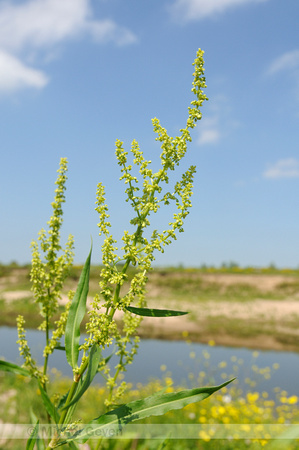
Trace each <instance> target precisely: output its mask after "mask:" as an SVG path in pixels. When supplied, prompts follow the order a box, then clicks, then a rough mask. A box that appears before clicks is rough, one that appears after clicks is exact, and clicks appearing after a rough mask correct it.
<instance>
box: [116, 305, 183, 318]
mask: <svg viewBox="0 0 299 450" xmlns="http://www.w3.org/2000/svg"><path fill="white" fill-rule="evenodd" d="M125 309H127V310H128V311H130V312H131V313H133V314H137V315H138V316H151V317H171V316H183V315H184V314H188V312H186V311H173V310H171V309H150V308H135V307H134V306H127V307H126V308H125Z"/></svg>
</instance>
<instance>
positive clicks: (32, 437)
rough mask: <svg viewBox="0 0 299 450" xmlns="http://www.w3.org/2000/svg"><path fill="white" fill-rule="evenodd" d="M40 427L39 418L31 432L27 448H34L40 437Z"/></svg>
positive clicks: (29, 449)
mask: <svg viewBox="0 0 299 450" xmlns="http://www.w3.org/2000/svg"><path fill="white" fill-rule="evenodd" d="M38 427H39V420H38V421H37V422H36V424H35V425H34V428H33V430H32V431H31V433H30V436H29V439H28V441H27V444H26V450H33V449H34V445H35V442H36V439H37V437H38Z"/></svg>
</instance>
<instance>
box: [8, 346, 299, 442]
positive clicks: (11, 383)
mask: <svg viewBox="0 0 299 450" xmlns="http://www.w3.org/2000/svg"><path fill="white" fill-rule="evenodd" d="M203 356H204V362H203V364H202V369H201V371H200V372H199V373H197V374H195V373H190V374H189V376H188V377H189V379H191V380H193V382H194V385H197V384H201V385H202V384H206V383H214V382H215V381H214V379H213V375H212V374H213V373H215V372H217V373H218V374H220V375H221V377H222V378H223V379H226V378H227V377H232V376H238V372H239V370H240V369H241V367H242V366H243V364H244V361H243V360H241V359H237V357H234V356H232V357H231V362H232V364H233V370H232V373H229V372H228V363H227V362H226V361H220V362H219V364H218V366H217V367H214V368H213V367H211V366H210V364H209V352H207V351H205V352H204V355H203ZM257 356H258V353H257V352H253V354H252V361H251V367H250V370H249V373H248V376H247V378H246V379H245V384H246V385H247V386H248V390H246V392H245V391H243V390H242V389H241V388H240V386H239V383H238V381H236V382H235V383H234V385H231V386H227V387H225V388H223V389H222V390H221V392H218V393H216V394H214V395H213V396H211V397H210V398H209V399H208V400H204V401H203V402H200V403H192V404H190V405H188V406H186V407H185V408H183V409H181V410H179V411H175V412H172V411H170V412H168V413H167V414H165V415H164V416H162V417H161V416H159V417H152V418H151V419H144V420H140V421H138V422H137V423H138V424H141V423H143V424H151V425H155V424H159V425H161V424H162V425H163V424H165V425H166V424H167V425H170V426H171V425H175V427H174V428H171V427H170V428H169V430H170V432H169V433H168V432H167V436H168V434H169V436H168V439H167V436H165V435H164V438H163V439H162V440H160V441H159V440H157V439H154V440H149V439H144V438H143V437H139V438H134V439H133V440H132V439H129V438H127V439H118V440H115V439H106V440H104V441H103V442H102V448H103V449H110V450H112V449H117V450H125V449H131V448H137V447H138V448H139V449H141V450H146V449H148V450H150V449H157V448H159V445H160V444H162V443H163V445H164V447H163V448H165V449H166V450H167V449H168V450H170V449H175V450H185V449H193V448H196V449H210V448H219V449H227V450H229V449H231V450H234V449H236V450H237V449H251V450H252V449H260V448H266V449H267V448H272V444H273V442H275V441H272V440H271V438H273V437H277V436H279V435H280V434H281V433H282V432H283V431H284V430H285V429H287V424H297V423H298V420H299V410H298V404H299V397H298V396H296V395H288V393H287V392H286V391H282V390H281V389H279V388H275V389H274V391H272V392H266V391H263V392H260V391H259V390H258V383H259V381H261V380H265V379H266V380H268V379H270V378H271V374H272V373H273V372H274V371H275V370H276V369H277V368H278V365H277V364H274V365H273V366H272V367H258V366H257V365H256V357H257ZM194 357H195V355H194V354H193V353H192V352H191V353H190V358H192V359H193V358H194ZM161 370H162V371H163V373H164V374H165V376H164V378H162V379H161V380H153V381H151V382H149V383H148V384H147V385H142V384H140V383H138V384H137V385H136V386H134V385H132V384H128V386H127V391H126V392H125V394H124V397H123V400H124V401H125V402H131V401H134V400H136V399H138V398H140V397H147V396H150V395H152V394H154V393H155V392H157V391H160V390H161V389H165V390H166V392H168V393H172V392H174V391H176V390H178V389H179V388H178V387H174V385H173V380H172V378H171V374H170V373H168V372H167V368H166V367H161ZM52 378H53V379H54V382H53V383H51V390H49V396H50V398H51V399H52V401H53V402H54V403H55V402H57V401H58V397H59V394H61V393H63V392H65V390H66V389H67V387H68V384H69V381H68V380H67V379H64V378H61V377H60V376H59V374H58V373H57V372H53V373H52ZM0 380H1V383H0V399H1V400H2V401H1V402H0V404H1V406H0V420H3V421H6V422H11V423H30V411H29V410H28V404H29V403H30V404H31V405H32V407H33V408H34V410H35V411H36V413H38V414H39V415H40V417H41V418H43V419H44V420H46V415H45V412H44V410H43V404H42V399H41V396H40V395H38V396H36V384H35V383H34V381H33V380H30V379H28V378H24V377H22V376H20V375H18V376H16V377H15V376H10V375H6V376H5V377H4V376H3V375H1V374H0ZM24 384H25V386H26V389H24ZM106 396H107V390H106V388H105V386H104V385H98V384H95V385H92V386H91V387H90V388H89V390H88V391H87V392H86V394H85V395H84V397H82V400H81V402H82V403H81V408H80V414H78V413H75V417H76V418H79V417H80V418H81V420H82V422H83V423H85V422H86V421H88V418H89V417H90V416H92V417H93V416H94V415H95V414H98V413H101V412H104V411H105V405H104V399H105V398H106ZM3 399H5V401H3ZM184 425H192V426H197V427H198V428H197V429H196V430H195V431H194V429H193V428H191V429H190V430H191V432H192V437H195V438H194V439H187V437H188V436H189V435H188V433H186V435H185V436H184V439H171V438H170V437H171V430H172V432H178V430H181V433H184ZM216 425H217V426H218V428H217V427H216ZM275 425H277V427H276V428H275ZM225 426H227V427H229V426H233V427H232V428H228V431H227V434H228V435H229V436H230V438H229V439H219V438H217V433H223V432H224V431H225ZM284 426H285V427H286V428H284ZM179 427H180V428H179ZM162 430H163V428H162ZM252 430H253V431H252ZM164 433H165V432H164ZM194 433H195V436H194ZM259 436H260V437H261V438H260V439H259ZM196 437H197V438H196ZM95 444H96V441H90V448H91V449H93V448H95V447H94V446H95ZM283 444H285V445H283ZM3 445H5V448H6V449H8V450H9V449H12V450H19V449H20V450H21V449H24V447H25V443H24V442H22V441H15V440H14V441H9V440H8V441H6V442H5V443H3ZM277 445H278V447H277V448H287V449H290V450H291V449H296V448H297V443H296V441H293V442H289V441H277Z"/></svg>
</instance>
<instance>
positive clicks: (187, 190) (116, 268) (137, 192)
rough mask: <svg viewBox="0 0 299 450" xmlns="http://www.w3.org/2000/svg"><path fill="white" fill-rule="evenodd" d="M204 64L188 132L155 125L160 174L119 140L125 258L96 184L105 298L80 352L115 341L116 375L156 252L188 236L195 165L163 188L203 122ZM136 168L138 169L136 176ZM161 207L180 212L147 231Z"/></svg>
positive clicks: (126, 356) (125, 358) (96, 305)
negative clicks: (120, 317)
mask: <svg viewBox="0 0 299 450" xmlns="http://www.w3.org/2000/svg"><path fill="white" fill-rule="evenodd" d="M203 64H204V61H203V51H202V50H200V49H199V50H198V52H197V56H196V59H195V61H194V63H193V65H194V66H195V71H194V74H193V77H194V80H193V83H192V92H193V94H195V96H196V100H193V101H192V102H191V107H189V108H188V118H187V123H186V127H185V128H183V129H181V130H180V133H181V134H180V135H179V136H177V137H171V136H169V135H168V133H167V130H166V129H165V128H163V127H162V126H161V125H160V122H159V120H158V119H157V118H154V119H153V120H152V124H153V129H154V132H155V133H156V134H157V137H156V140H157V141H159V142H160V143H161V149H162V152H161V155H160V162H161V168H160V170H159V171H158V172H154V171H153V170H152V168H151V161H150V160H146V159H145V158H144V156H143V152H142V151H141V150H140V147H139V144H138V142H137V141H136V140H134V141H133V142H132V145H131V155H132V161H131V162H130V161H129V156H128V152H127V151H125V150H124V148H123V142H121V141H120V140H117V141H116V151H115V153H116V158H117V161H118V165H119V166H120V168H121V173H122V175H121V177H120V180H123V181H124V183H125V185H126V189H125V193H126V196H127V198H126V201H127V202H128V203H130V205H131V207H132V209H133V211H134V216H133V218H132V220H131V221H130V224H131V226H133V228H134V230H133V232H129V231H128V230H125V231H124V235H123V237H122V241H123V246H122V248H121V250H122V252H123V253H122V255H121V256H120V255H119V254H118V247H117V242H116V240H115V239H114V238H113V236H112V234H111V232H110V227H111V224H110V222H109V214H108V206H107V204H106V199H105V189H104V187H103V185H102V184H101V183H99V184H98V188H97V197H96V211H97V212H98V214H99V217H100V220H99V223H98V228H99V234H100V235H104V236H105V239H104V243H103V245H102V262H103V268H102V270H101V281H100V287H101V296H96V297H95V299H94V302H93V305H92V306H93V309H92V311H90V313H89V314H90V320H89V323H88V324H87V331H88V334H89V336H88V338H87V339H86V342H85V344H83V346H82V348H83V349H84V350H85V352H86V351H87V350H88V349H89V348H90V347H91V346H92V345H93V344H94V343H95V342H97V343H98V344H100V345H102V346H103V347H104V346H107V343H109V342H111V339H112V338H113V339H114V340H115V343H116V344H117V346H118V352H117V353H118V355H119V356H120V363H119V364H118V365H117V367H116V375H118V373H119V372H120V371H123V370H125V365H126V364H128V363H130V362H131V361H132V358H133V355H134V353H135V352H136V348H137V345H138V343H137V341H135V345H134V346H133V348H132V349H131V351H130V352H128V351H127V350H126V346H127V344H128V343H129V342H130V341H131V338H133V336H134V335H135V333H136V329H137V327H138V325H139V323H140V318H139V317H136V316H134V315H132V314H131V313H130V312H128V311H126V310H125V308H126V307H127V306H129V305H131V304H132V303H133V304H134V305H135V306H143V305H144V304H145V299H144V297H145V286H146V282H147V273H148V271H149V270H150V269H151V266H152V262H153V260H154V253H155V251H160V252H164V247H165V246H166V245H169V244H170V243H171V242H172V241H173V240H175V239H176V238H177V232H183V231H184V230H183V224H184V220H185V218H186V217H187V215H188V214H189V209H190V207H191V201H190V198H191V195H192V188H193V177H194V173H195V166H191V167H190V168H189V169H188V170H187V171H186V172H185V173H184V174H183V175H182V177H181V179H180V180H179V181H177V182H176V183H175V185H174V191H173V192H171V191H167V192H165V193H163V191H164V189H165V185H167V184H169V176H170V173H169V172H170V171H174V170H175V167H176V166H178V165H179V164H180V161H181V159H182V158H183V157H184V156H185V154H186V150H187V142H190V141H191V136H190V129H192V128H194V127H195V125H196V122H197V121H198V120H199V119H201V112H200V107H201V105H202V103H203V102H204V100H207V97H206V95H205V94H204V93H203V89H204V88H205V87H206V83H205V78H204V68H203ZM134 169H138V173H137V174H135V172H134ZM136 171H137V170H136ZM161 204H162V205H170V204H174V205H175V208H176V212H174V213H173V217H172V220H171V221H170V222H169V228H168V229H167V230H161V231H159V230H157V229H154V230H152V231H151V232H149V227H150V216H151V214H155V213H157V212H158V210H159V208H160V206H161ZM130 264H131V265H132V266H134V267H135V268H136V271H135V274H134V276H133V278H132V280H131V282H130V284H129V286H128V283H127V269H128V267H129V265H130ZM102 301H104V303H103V302H102ZM101 302H102V303H101ZM117 309H118V310H122V311H125V313H124V314H125V315H124V329H123V332H124V333H125V337H121V335H120V333H119V331H118V329H117V327H116V324H115V319H114V314H115V312H116V310H117ZM108 336H109V338H108ZM103 370H105V372H106V375H107V378H108V384H109V389H110V392H112V391H113V388H114V387H115V382H116V376H114V377H110V376H109V373H108V368H107V366H105V368H104V369H103ZM112 400H113V397H112V395H111V396H110V399H108V403H109V404H110V403H111V402H112Z"/></svg>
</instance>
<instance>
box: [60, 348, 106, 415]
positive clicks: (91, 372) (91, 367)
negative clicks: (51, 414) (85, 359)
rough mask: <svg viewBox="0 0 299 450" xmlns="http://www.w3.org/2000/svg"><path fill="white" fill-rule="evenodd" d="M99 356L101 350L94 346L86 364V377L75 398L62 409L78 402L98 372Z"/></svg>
mask: <svg viewBox="0 0 299 450" xmlns="http://www.w3.org/2000/svg"><path fill="white" fill-rule="evenodd" d="M101 354H102V352H101V349H100V347H99V346H98V344H94V345H93V346H92V348H91V350H90V354H89V363H88V367H87V372H86V375H85V377H84V379H83V383H82V385H81V387H80V389H79V390H78V392H77V393H76V395H75V397H74V398H73V399H72V401H71V402H70V403H68V404H67V405H65V406H64V407H63V408H62V409H65V408H69V407H70V406H71V405H73V404H75V403H77V402H78V400H79V399H80V398H81V397H82V395H83V394H84V392H85V391H86V390H87V389H88V387H89V386H90V384H91V382H92V380H93V379H94V377H95V375H96V373H97V371H98V367H99V362H100V359H101Z"/></svg>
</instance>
